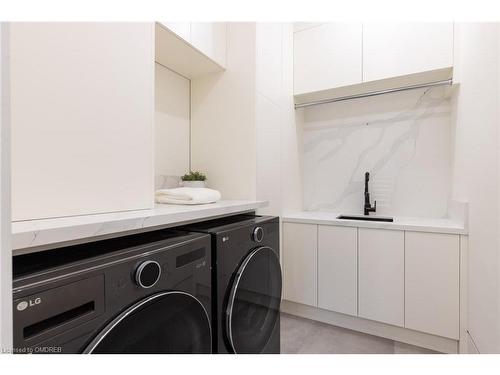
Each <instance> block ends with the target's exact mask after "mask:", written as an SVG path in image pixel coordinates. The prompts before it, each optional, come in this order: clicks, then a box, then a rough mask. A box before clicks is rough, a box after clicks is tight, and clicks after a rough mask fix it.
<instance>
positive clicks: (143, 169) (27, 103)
mask: <svg viewBox="0 0 500 375" xmlns="http://www.w3.org/2000/svg"><path fill="white" fill-rule="evenodd" d="M153 46H154V40H153V25H152V24H150V23H136V22H128V23H119V22H114V23H105V22H96V23H93V22H76V23H64V22H34V23H12V25H11V33H10V57H11V110H12V218H13V220H15V221H17V220H30V219H41V218H49V217H59V216H71V215H84V214H92V213H104V212H114V211H127V210H138V209H146V208H151V207H152V206H153V203H154V199H153V198H154V165H153V164H154V163H153V114H154V86H153V85H154V51H153Z"/></svg>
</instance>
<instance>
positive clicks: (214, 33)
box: [156, 22, 227, 78]
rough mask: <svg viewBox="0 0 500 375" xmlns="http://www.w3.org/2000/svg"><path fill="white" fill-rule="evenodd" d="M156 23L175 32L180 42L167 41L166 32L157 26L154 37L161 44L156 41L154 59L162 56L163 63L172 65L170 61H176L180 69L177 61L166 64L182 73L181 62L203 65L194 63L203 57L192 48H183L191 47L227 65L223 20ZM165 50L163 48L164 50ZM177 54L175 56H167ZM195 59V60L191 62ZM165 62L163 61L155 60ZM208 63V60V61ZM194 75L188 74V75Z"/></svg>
mask: <svg viewBox="0 0 500 375" xmlns="http://www.w3.org/2000/svg"><path fill="white" fill-rule="evenodd" d="M158 24H159V25H160V26H161V27H162V28H163V29H166V30H168V31H170V32H171V33H173V34H175V35H176V36H177V37H178V38H180V39H181V40H182V42H183V44H182V43H179V41H173V40H169V35H165V34H163V33H162V32H161V31H162V29H157V38H159V39H160V40H162V43H161V44H158V43H157V45H156V46H157V51H156V56H157V59H156V60H157V61H158V59H162V60H165V61H166V64H169V63H170V64H171V62H170V61H176V60H179V61H180V63H179V64H178V65H179V68H178V69H177V64H176V65H174V66H169V65H167V66H169V68H173V69H174V70H175V71H177V72H178V73H181V74H186V73H185V72H184V71H182V69H185V68H183V67H182V65H188V66H189V65H194V64H198V65H199V64H203V62H197V61H196V60H197V59H200V58H201V59H202V58H203V57H201V56H198V57H197V56H196V54H193V51H189V50H186V47H187V48H191V49H193V50H195V51H196V52H199V53H201V54H202V55H204V56H205V58H206V57H208V58H209V59H210V60H212V61H213V62H215V63H216V64H218V65H219V66H220V67H221V68H224V67H225V65H226V28H227V23H226V22H158ZM163 50H165V51H163ZM169 54H170V55H172V54H176V55H178V56H166V55H169ZM193 60H194V61H193ZM158 62H160V63H164V62H162V61H158ZM207 63H208V64H209V62H207ZM179 69H180V71H179ZM193 77H194V76H191V75H188V78H193Z"/></svg>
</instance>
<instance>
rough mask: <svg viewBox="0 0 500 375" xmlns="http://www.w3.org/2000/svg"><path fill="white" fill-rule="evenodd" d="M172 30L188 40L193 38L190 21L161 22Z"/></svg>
mask: <svg viewBox="0 0 500 375" xmlns="http://www.w3.org/2000/svg"><path fill="white" fill-rule="evenodd" d="M160 23H161V24H163V25H164V26H166V27H167V28H168V29H170V31H172V32H173V33H175V34H177V35H178V36H179V37H181V38H182V39H184V40H185V41H188V42H189V40H190V39H191V23H190V22H160Z"/></svg>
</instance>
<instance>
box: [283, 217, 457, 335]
mask: <svg viewBox="0 0 500 375" xmlns="http://www.w3.org/2000/svg"><path fill="white" fill-rule="evenodd" d="M283 269H284V270H283V273H284V298H285V299H286V300H289V301H292V302H297V303H301V304H305V305H311V306H316V307H319V308H321V309H324V310H329V311H334V312H337V313H342V314H347V315H352V316H358V317H360V318H365V319H369V320H373V321H377V322H382V323H386V324H390V325H394V326H399V327H404V328H407V329H411V330H414V331H419V332H425V333H429V334H432V335H436V336H441V337H446V338H449V339H453V340H458V339H459V332H460V329H459V328H460V327H459V321H460V319H459V317H460V300H459V296H460V236H459V235H456V234H443V233H427V232H412V231H402V230H389V229H372V228H355V227H344V226H334V225H315V224H300V223H284V224H283Z"/></svg>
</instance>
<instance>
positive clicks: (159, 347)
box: [13, 230, 212, 353]
mask: <svg viewBox="0 0 500 375" xmlns="http://www.w3.org/2000/svg"><path fill="white" fill-rule="evenodd" d="M210 264H211V251H210V236H209V235H203V234H200V233H186V232H180V231H173V230H161V231H154V232H149V233H143V234H135V235H130V236H126V237H120V238H115V239H108V240H102V241H98V242H93V243H87V244H82V245H75V246H69V247H66V248H61V249H56V250H50V251H44V252H41V253H33V254H27V255H19V256H16V257H14V259H13V270H14V291H13V292H14V295H13V298H14V305H13V310H14V350H15V352H17V353H211V344H212V337H211V336H212V333H211V272H210Z"/></svg>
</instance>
